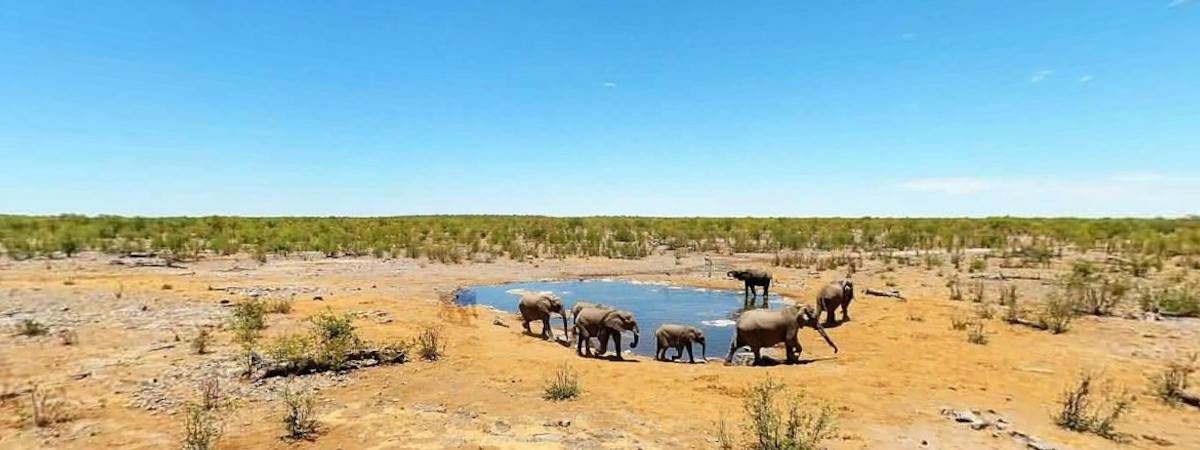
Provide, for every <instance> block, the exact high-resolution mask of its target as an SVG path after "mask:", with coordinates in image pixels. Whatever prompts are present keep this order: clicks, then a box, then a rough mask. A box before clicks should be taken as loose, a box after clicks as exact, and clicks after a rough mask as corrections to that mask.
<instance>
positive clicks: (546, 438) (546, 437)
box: [530, 433, 563, 442]
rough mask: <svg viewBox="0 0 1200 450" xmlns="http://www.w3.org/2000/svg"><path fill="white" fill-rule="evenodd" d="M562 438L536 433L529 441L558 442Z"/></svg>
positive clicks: (554, 434) (550, 434)
mask: <svg viewBox="0 0 1200 450" xmlns="http://www.w3.org/2000/svg"><path fill="white" fill-rule="evenodd" d="M562 438H563V436H562V435H561V434H558V433H538V434H535V435H533V437H532V438H530V440H532V441H533V442H558V441H561V440H562Z"/></svg>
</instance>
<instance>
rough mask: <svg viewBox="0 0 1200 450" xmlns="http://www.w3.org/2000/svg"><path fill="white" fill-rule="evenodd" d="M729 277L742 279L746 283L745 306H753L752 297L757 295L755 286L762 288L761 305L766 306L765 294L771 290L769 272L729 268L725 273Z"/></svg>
mask: <svg viewBox="0 0 1200 450" xmlns="http://www.w3.org/2000/svg"><path fill="white" fill-rule="evenodd" d="M725 275H726V276H728V277H729V278H734V279H738V280H742V281H743V282H744V283H745V285H746V307H751V306H754V298H755V297H758V291H757V289H756V287H757V286H762V288H763V296H762V298H763V307H766V306H767V295H768V294H770V292H771V274H770V273H767V272H766V271H764V270H758V269H748V270H730V271H729V272H726V273H725Z"/></svg>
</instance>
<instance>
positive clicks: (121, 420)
mask: <svg viewBox="0 0 1200 450" xmlns="http://www.w3.org/2000/svg"><path fill="white" fill-rule="evenodd" d="M111 259H112V257H109V256H104V255H98V254H84V255H82V256H79V257H76V258H72V259H60V260H32V261H21V262H16V261H7V260H0V328H4V332H3V333H2V334H0V395H2V394H4V393H6V392H7V393H12V395H10V396H9V397H10V398H7V399H6V400H4V402H3V404H2V405H0V448H12V449H26V448H61V449H97V448H139V449H140V448H145V449H161V448H178V446H179V442H180V439H181V436H182V433H183V405H184V404H185V403H186V402H188V401H191V400H193V399H194V398H195V397H196V383H197V382H199V380H200V379H202V378H203V377H217V378H218V379H220V380H221V385H222V387H223V389H225V390H226V391H227V393H228V395H229V396H231V397H233V398H235V399H236V405H235V407H234V408H232V409H231V410H229V412H227V413H225V415H224V418H223V423H224V437H223V438H222V440H221V441H220V444H219V445H218V448H223V449H235V448H329V449H334V448H336V449H383V448H646V449H653V448H717V440H716V437H715V436H716V429H717V427H716V423H717V422H718V421H719V420H722V419H723V420H724V421H726V422H727V423H728V424H729V427H730V429H731V430H733V431H734V432H735V433H736V432H739V430H740V428H739V426H738V424H739V423H740V422H741V421H742V420H743V419H744V412H743V410H742V393H743V392H744V389H745V388H746V387H747V386H749V385H750V384H752V383H755V382H758V381H761V380H762V379H763V378H764V377H766V376H768V375H770V376H771V377H773V378H774V379H776V380H778V381H780V382H782V383H784V384H786V385H788V386H789V387H792V388H795V389H804V390H806V391H807V392H808V394H809V397H810V398H813V399H816V400H819V401H823V402H826V403H828V404H830V405H831V406H833V408H834V412H835V413H836V418H837V423H838V426H839V429H838V432H837V434H836V436H835V437H834V438H833V439H831V440H829V441H827V446H828V447H829V448H833V449H860V448H884V449H906V448H914V449H966V448H996V449H1015V448H1025V445H1024V444H1022V443H1020V442H1018V441H1017V440H1014V439H1013V438H1012V437H1011V436H1010V434H1009V432H1010V431H1012V430H1019V431H1020V432H1022V433H1025V434H1028V435H1030V436H1035V437H1036V438H1038V439H1040V440H1042V441H1044V442H1048V443H1053V444H1054V446H1055V447H1056V448H1060V449H1065V448H1075V449H1082V448H1130V449H1134V448H1136V449H1151V448H1155V449H1157V448H1163V446H1169V447H1171V448H1179V449H1197V448H1200V410H1197V409H1195V408H1188V407H1169V406H1167V405H1165V404H1163V403H1161V402H1160V401H1158V400H1157V399H1155V398H1154V397H1153V396H1152V395H1150V394H1149V393H1148V392H1147V391H1148V389H1149V382H1148V381H1147V379H1148V377H1150V376H1151V375H1153V374H1155V373H1158V372H1159V371H1160V370H1162V368H1163V367H1164V365H1165V364H1166V363H1167V362H1168V361H1171V360H1173V359H1175V358H1178V357H1180V356H1182V355H1184V354H1185V353H1187V352H1190V351H1197V350H1200V320H1194V319H1165V320H1159V321H1152V320H1141V319H1130V318H1123V317H1105V318H1096V317H1082V318H1079V319H1077V321H1076V322H1074V323H1073V326H1072V328H1071V330H1070V331H1069V332H1067V333H1065V334H1062V335H1051V334H1049V333H1047V332H1045V331H1039V330H1035V329H1030V328H1024V327H1020V326H1015V325H1008V324H1005V323H1003V322H1001V321H1000V319H999V312H997V317H996V318H994V319H991V320H988V321H987V322H986V333H987V338H988V343H987V344H986V345H975V344H971V343H968V342H967V339H966V335H965V332H964V331H960V330H952V329H951V326H950V323H951V318H952V317H955V316H960V315H969V314H972V311H974V309H975V308H976V305H975V304H973V303H971V302H970V301H951V300H949V299H948V298H947V297H948V295H947V289H946V287H945V283H946V277H947V276H949V274H950V273H951V272H953V269H952V268H949V267H942V268H935V269H932V270H927V269H926V268H925V267H918V266H913V267H908V266H896V267H894V269H893V270H888V269H887V268H885V267H884V264H883V263H882V262H879V261H867V264H866V267H864V268H862V269H860V270H859V271H858V273H856V274H855V275H854V280H855V281H856V284H857V287H858V288H859V289H863V288H875V289H893V288H894V289H899V290H900V291H901V292H902V293H903V294H904V295H905V296H906V297H907V300H906V301H899V300H896V299H890V298H878V297H866V296H862V295H860V296H859V297H858V298H857V299H856V300H855V303H854V304H853V305H852V307H851V308H852V309H851V315H852V317H853V319H854V320H852V321H850V322H848V323H845V324H843V325H841V326H838V327H836V328H830V329H829V333H830V335H831V337H832V338H833V339H834V340H835V341H836V342H837V343H838V346H839V347H840V348H841V352H840V354H837V355H833V354H832V351H831V350H830V349H829V348H828V347H827V346H825V345H824V344H823V343H822V342H821V341H820V340H819V337H818V336H817V335H816V334H815V333H814V332H812V330H805V331H802V332H801V337H800V339H801V341H802V343H803V344H804V348H805V350H804V351H805V353H804V355H805V358H807V359H811V361H810V362H808V363H806V364H799V365H775V366H770V367H744V366H725V365H723V364H721V363H719V362H716V361H713V362H711V363H708V364H694V365H692V364H682V363H666V362H656V361H652V360H650V359H648V358H644V357H635V358H634V359H633V361H631V362H623V363H622V362H614V361H607V360H600V359H592V358H580V357H577V356H576V355H575V354H574V352H573V350H572V349H569V348H567V347H565V346H563V345H560V344H557V343H552V342H548V341H543V340H539V339H537V338H534V337H530V336H526V335H524V334H523V333H522V332H521V328H520V324H519V322H518V321H516V320H515V319H514V318H513V317H512V315H511V314H505V313H497V312H495V311H491V310H487V309H483V308H478V307H476V308H457V307H453V306H448V305H446V304H445V303H443V302H442V301H441V300H439V299H441V298H444V297H445V296H446V295H447V294H448V293H449V292H451V291H452V290H453V289H454V288H456V287H458V286H469V285H479V284H493V283H500V282H507V281H520V280H534V279H544V278H562V279H571V278H579V277H612V278H621V279H638V280H647V281H650V280H653V281H663V282H670V283H675V284H679V285H692V286H703V287H718V288H727V289H740V285H739V284H738V282H736V281H733V280H727V279H724V278H723V277H722V275H721V273H722V271H721V270H720V269H721V268H725V267H732V266H749V267H761V268H765V269H768V270H770V271H772V272H773V274H774V276H775V280H776V283H775V284H774V285H773V286H772V292H779V293H781V294H783V295H785V296H787V297H788V298H791V299H798V300H799V301H802V302H805V303H810V304H811V303H812V301H813V300H812V299H813V298H814V295H815V293H816V291H817V290H818V289H819V288H820V286H822V285H823V284H824V283H826V282H828V281H831V280H834V279H837V278H840V277H842V276H843V275H844V273H843V272H841V271H823V272H810V271H809V270H799V269H782V268H777V267H770V266H769V260H768V259H767V257H766V256H763V255H759V256H757V257H754V255H739V256H735V257H726V256H722V257H716V256H714V257H713V259H714V262H715V266H716V267H717V272H716V273H714V274H712V276H711V277H710V276H709V274H708V273H707V270H705V267H706V266H705V262H704V258H703V256H702V255H693V256H688V257H684V258H683V259H681V260H678V261H677V260H676V258H674V257H673V256H669V255H663V256H652V257H650V258H646V259H643V260H635V261H630V260H609V259H600V258H594V259H566V260H538V261H537V262H534V263H531V262H515V261H497V262H494V263H477V264H465V265H443V264H432V263H427V262H424V261H423V260H409V259H401V260H378V259H371V258H362V259H358V258H338V259H324V258H315V257H314V258H311V259H305V258H301V257H292V258H281V259H272V260H270V261H269V262H268V263H266V264H264V265H260V264H258V263H256V262H253V261H250V260H249V259H245V258H208V259H205V260H203V261H199V262H193V263H185V264H184V266H186V268H166V267H129V266H121V265H113V264H110V260H111ZM1064 264H1066V263H1065V262H1058V263H1056V268H1054V269H1044V270H1037V269H1020V270H1016V269H1014V270H1003V272H1005V273H1007V274H1010V275H1012V274H1023V275H1027V276H1042V277H1049V276H1051V275H1054V274H1055V273H1057V271H1061V270H1063V269H1062V267H1065V266H1064ZM1173 270H1182V269H1173ZM995 272H997V269H992V270H989V273H995ZM960 276H961V277H963V278H965V277H967V274H966V273H965V272H964V273H962V274H961V275H960ZM1011 282H1013V283H1016V284H1017V285H1018V287H1019V290H1020V293H1021V296H1022V298H1023V299H1031V298H1037V297H1039V296H1040V294H1042V293H1044V292H1046V290H1047V289H1048V288H1047V287H1046V286H1044V285H1043V283H1042V282H1041V281H1037V280H1017V281H1011ZM999 283H1001V282H999V281H987V288H988V296H989V297H990V301H992V302H994V301H995V298H996V292H997V290H998V286H999ZM889 284H891V285H892V286H894V287H888V285H889ZM251 294H255V295H259V296H260V297H263V298H286V299H292V303H293V305H294V307H293V310H292V311H291V312H290V313H287V314H272V315H269V316H268V327H267V329H266V330H265V331H264V338H263V340H264V341H266V340H269V339H270V338H271V337H272V336H277V335H280V334H283V333H287V332H290V331H296V330H299V329H302V328H303V327H304V326H305V322H304V319H305V318H307V317H309V316H310V315H312V314H315V313H318V312H321V311H323V310H325V309H326V308H329V309H332V310H333V311H337V312H344V311H353V312H355V313H356V314H357V315H358V317H359V319H357V320H356V322H355V324H356V325H357V326H358V328H359V330H360V331H361V333H362V335H363V336H364V337H365V338H367V339H371V340H384V339H392V338H405V339H407V338H411V337H412V336H414V335H415V334H416V333H417V332H418V330H419V329H421V328H422V327H424V326H427V325H432V326H436V327H439V328H440V329H441V330H442V331H443V334H444V335H445V336H446V338H447V339H448V344H447V348H446V356H445V358H443V359H442V360H439V361H436V362H423V361H412V362H408V363H405V364H401V365H393V366H381V367H372V368H366V369H362V370H357V371H353V372H348V373H344V374H323V375H310V376H305V377H300V378H298V379H294V380H290V381H289V380H284V379H276V380H272V381H269V382H264V381H259V382H251V381H246V380H243V379H241V378H240V376H239V373H240V372H239V364H240V362H239V360H238V359H237V355H238V354H239V352H240V347H239V346H238V345H236V344H234V343H233V342H232V336H231V333H230V332H229V331H228V330H225V329H222V328H221V326H222V324H223V323H225V321H226V320H227V317H228V315H229V311H230V309H231V308H229V307H228V305H222V300H227V301H232V302H237V301H242V300H245V299H246V298H247V297H248V296H249V295H251ZM316 297H320V298H321V299H320V300H317V299H315V298H316ZM599 300H602V299H599ZM27 318H33V319H36V320H38V321H39V322H41V323H44V324H46V325H48V326H49V328H50V334H48V335H45V336H39V337H22V336H15V335H14V334H13V333H11V332H9V331H8V329H9V327H12V326H15V325H16V324H17V323H18V322H19V321H20V320H22V319H27ZM497 319H499V321H500V322H501V323H503V324H505V325H507V326H500V325H497V324H495V323H494V322H496V321H497ZM202 327H211V328H212V329H213V330H215V336H216V340H215V343H214V344H213V351H211V352H210V353H207V354H204V355H196V354H194V353H193V352H192V351H191V349H190V347H189V345H188V341H189V340H190V339H191V338H192V337H193V336H194V335H195V334H196V333H197V330H199V329H200V328H202ZM68 329H69V330H74V332H75V333H76V334H77V336H78V342H77V343H76V344H75V345H64V344H63V343H62V339H61V338H60V337H58V336H57V335H56V333H58V332H60V331H62V330H68ZM643 333H644V334H647V335H649V333H650V330H643ZM643 341H644V342H647V344H644V345H652V342H650V340H648V339H643ZM727 345H728V344H727V343H720V342H713V343H710V346H709V347H711V348H710V351H709V355H710V357H720V356H723V355H724V352H725V349H726V348H727ZM563 364H569V365H570V366H571V367H572V368H573V369H574V370H575V371H577V372H578V373H579V375H580V379H581V385H582V389H583V392H582V394H581V395H580V397H579V398H577V399H574V400H571V401H565V402H551V401H547V400H543V399H542V398H541V397H542V392H543V387H544V384H545V381H546V379H547V378H549V377H550V376H551V374H552V373H553V372H554V371H555V369H557V368H558V367H560V366H562V365H563ZM1084 370H1102V371H1103V374H1104V376H1105V377H1107V378H1109V379H1111V380H1113V381H1114V383H1115V385H1118V386H1123V387H1126V388H1128V389H1130V390H1131V391H1133V392H1135V393H1136V394H1137V400H1136V403H1135V405H1134V408H1133V410H1132V412H1131V413H1130V414H1129V415H1128V416H1127V417H1126V418H1124V419H1123V420H1122V421H1121V422H1120V423H1119V424H1118V431H1120V432H1122V433H1125V434H1126V436H1127V438H1126V441H1125V442H1124V443H1117V442H1114V441H1110V440H1107V439H1104V438H1100V437H1097V436H1095V435H1092V434H1081V433H1075V432H1070V431H1065V430H1062V429H1060V428H1058V427H1057V426H1055V425H1054V423H1053V419H1052V418H1051V415H1052V413H1053V412H1054V411H1055V405H1056V402H1057V399H1058V397H1059V395H1060V394H1061V392H1062V391H1063V390H1064V389H1065V388H1066V387H1067V386H1068V385H1069V384H1070V383H1071V382H1072V380H1074V379H1075V377H1076V375H1077V374H1078V373H1079V372H1080V371H1084ZM289 383H290V384H291V385H292V389H302V390H303V389H310V390H312V391H313V392H316V393H317V394H316V395H317V397H318V414H319V420H320V423H321V424H322V432H321V434H320V436H318V437H317V438H316V439H315V440H313V441H300V442H288V441H284V440H281V439H280V436H281V434H282V422H281V418H282V416H283V409H282V405H281V402H280V401H279V400H278V394H277V392H278V391H279V390H280V389H281V388H282V386H283V385H284V384H289ZM34 384H37V385H38V386H39V389H40V390H41V391H42V392H49V393H50V395H51V396H52V399H53V400H56V401H61V402H65V403H64V405H65V408H66V410H67V411H68V412H69V413H70V418H69V420H67V421H64V422H62V423H58V424H55V425H53V426H50V427H44V428H38V427H34V426H33V425H32V424H31V423H30V420H28V418H27V415H28V413H27V410H28V408H29V403H30V400H29V398H30V395H29V394H28V389H29V387H30V386H32V385H34ZM943 408H952V409H956V410H977V411H981V412H984V411H988V410H993V411H994V413H995V414H998V415H1000V416H1003V417H1004V418H1005V419H1006V420H1007V421H1008V422H1009V423H1011V425H1010V428H1009V429H1008V430H1005V431H997V430H995V429H993V428H987V429H984V430H978V431H977V430H973V429H971V427H969V426H967V424H963V423H956V422H955V421H953V420H951V419H948V418H946V417H944V416H943V415H942V414H941V411H942V409H943Z"/></svg>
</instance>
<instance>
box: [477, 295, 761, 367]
mask: <svg viewBox="0 0 1200 450" xmlns="http://www.w3.org/2000/svg"><path fill="white" fill-rule="evenodd" d="M526 291H528V292H551V293H553V294H555V295H557V296H559V297H561V298H562V299H563V304H564V305H565V306H566V308H567V310H568V316H569V315H570V314H569V310H570V308H571V306H572V305H574V304H575V302H576V301H581V300H582V301H588V302H593V303H603V304H605V305H608V306H611V307H614V308H618V309H624V310H626V311H630V312H632V313H633V315H634V317H636V318H637V321H638V327H639V328H640V329H641V342H640V343H638V346H637V348H634V349H632V351H633V352H634V353H637V354H640V355H650V356H653V355H654V330H655V329H657V328H658V326H659V325H662V324H664V323H677V324H682V325H691V326H694V327H697V328H700V329H701V330H704V336H705V337H706V339H707V341H708V356H710V357H724V356H725V352H726V351H727V350H728V349H729V339H730V337H731V336H732V335H733V323H734V322H733V320H734V319H735V318H737V315H738V313H739V312H740V311H741V308H742V304H743V299H744V297H743V293H742V291H729V290H716V289H705V288H695V287H685V286H674V285H667V284H657V283H652V282H640V281H617V280H583V281H548V282H522V283H508V284H500V285H492V286H476V287H471V288H468V289H465V290H463V291H461V292H460V293H459V295H458V297H457V302H458V304H460V305H487V306H490V307H492V308H495V309H498V310H501V311H510V312H515V311H516V310H517V302H518V301H519V298H520V294H521V293H522V292H526ZM761 293H762V291H761V288H759V294H760V295H761ZM769 300H770V301H769V305H770V307H771V308H776V307H778V306H779V303H780V298H779V296H777V295H775V294H772V295H771V297H770V299H769ZM756 303H757V304H758V305H760V306H761V304H762V299H761V297H760V298H759V299H758V300H757V302H756ZM568 318H569V317H568ZM551 327H552V328H554V329H556V330H559V329H561V327H562V319H561V318H559V317H554V318H553V320H552V321H551ZM530 328H531V329H532V330H533V332H534V333H540V332H541V324H540V323H532V324H530ZM631 338H632V336H630V335H629V334H628V333H626V335H625V337H624V338H623V339H622V343H621V345H622V346H623V347H625V348H624V349H622V350H626V349H628V346H629V344H628V343H629V342H630V339H631ZM693 350H694V352H695V356H696V359H699V358H700V346H698V345H697V346H694V349H693ZM674 354H675V351H674V350H671V351H668V352H667V355H668V356H674ZM685 355H686V354H685ZM685 358H686V356H685Z"/></svg>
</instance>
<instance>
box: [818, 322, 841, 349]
mask: <svg viewBox="0 0 1200 450" xmlns="http://www.w3.org/2000/svg"><path fill="white" fill-rule="evenodd" d="M817 332H818V333H821V337H823V338H825V342H826V343H828V344H829V346H830V347H833V353H834V354H837V352H838V348H837V345H835V344H834V343H833V340H832V339H829V335H828V334H826V333H825V327H823V326H821V324H820V323H818V324H817Z"/></svg>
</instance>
